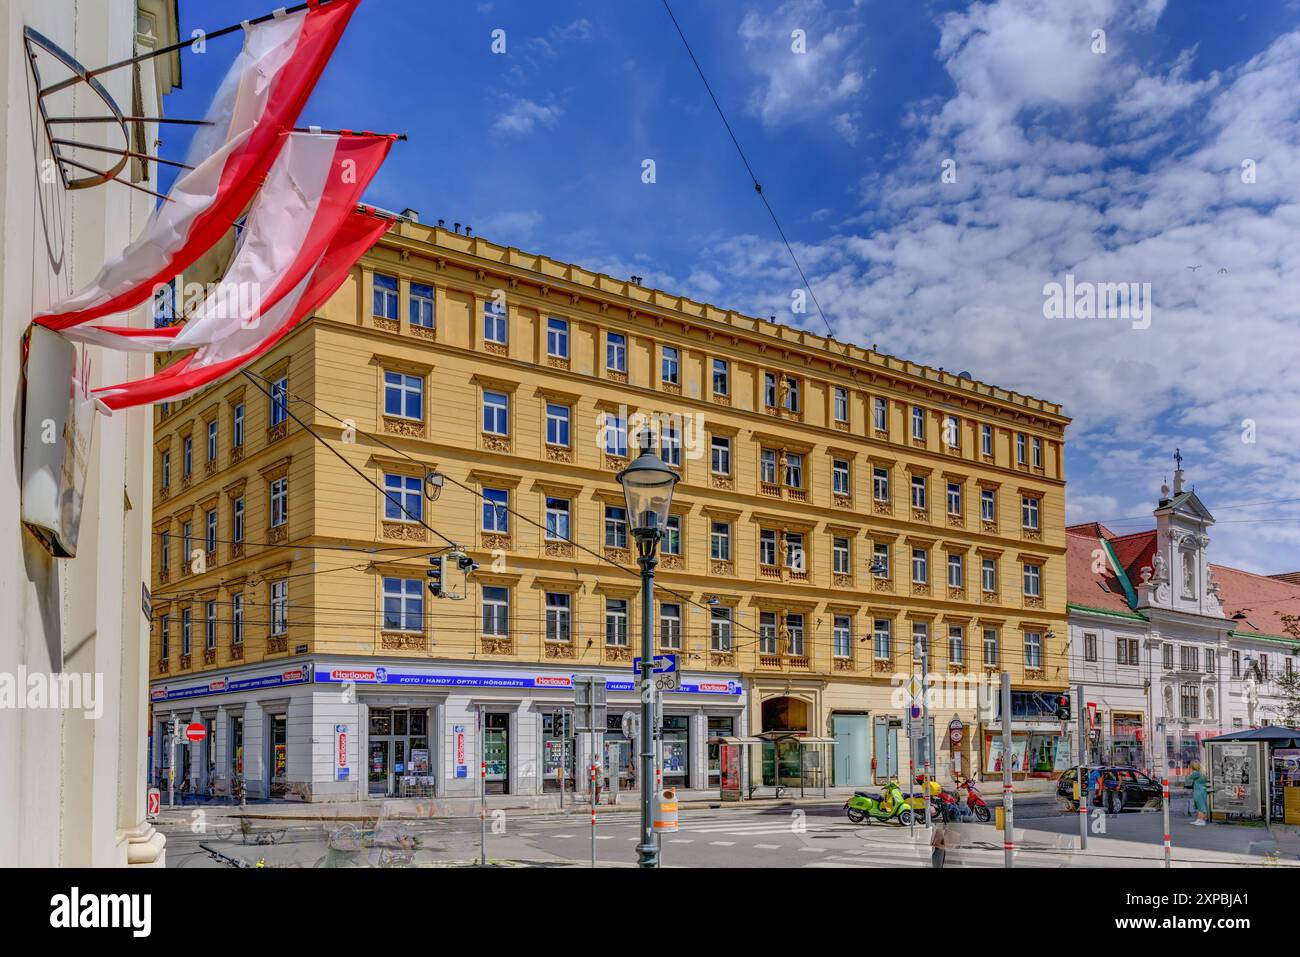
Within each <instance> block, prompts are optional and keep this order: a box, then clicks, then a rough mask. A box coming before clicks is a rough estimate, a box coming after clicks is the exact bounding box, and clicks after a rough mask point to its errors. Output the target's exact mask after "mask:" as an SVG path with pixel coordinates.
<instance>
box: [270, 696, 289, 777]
mask: <svg viewBox="0 0 1300 957" xmlns="http://www.w3.org/2000/svg"><path fill="white" fill-rule="evenodd" d="M288 769H289V726H288V719H287V718H286V716H285V715H282V714H277V715H272V716H271V796H272V797H281V796H283V795H284V793H285V791H286V790H287V789H288V784H289V780H288Z"/></svg>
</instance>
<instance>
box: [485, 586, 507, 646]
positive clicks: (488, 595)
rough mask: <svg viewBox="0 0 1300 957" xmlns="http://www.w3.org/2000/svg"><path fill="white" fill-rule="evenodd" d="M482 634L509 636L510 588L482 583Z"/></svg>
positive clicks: (493, 636) (499, 636)
mask: <svg viewBox="0 0 1300 957" xmlns="http://www.w3.org/2000/svg"><path fill="white" fill-rule="evenodd" d="M480 592H481V594H482V596H483V634H484V635H486V636H488V637H490V638H508V637H510V589H509V588H504V587H502V586H500V585H484V586H483V587H482V589H480Z"/></svg>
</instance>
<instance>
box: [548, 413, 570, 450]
mask: <svg viewBox="0 0 1300 957" xmlns="http://www.w3.org/2000/svg"><path fill="white" fill-rule="evenodd" d="M571 415H572V410H571V409H570V408H569V407H568V406H567V405H560V404H559V403H557V402H548V403H546V444H547V445H560V446H563V447H565V448H568V447H569V443H570V438H569V420H570V416H571Z"/></svg>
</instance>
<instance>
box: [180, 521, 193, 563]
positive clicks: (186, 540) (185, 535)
mask: <svg viewBox="0 0 1300 957" xmlns="http://www.w3.org/2000/svg"><path fill="white" fill-rule="evenodd" d="M181 551H182V552H183V553H184V555H185V561H186V562H188V561H189V560H190V559H191V558H192V557H193V556H194V523H193V522H182V523H181Z"/></svg>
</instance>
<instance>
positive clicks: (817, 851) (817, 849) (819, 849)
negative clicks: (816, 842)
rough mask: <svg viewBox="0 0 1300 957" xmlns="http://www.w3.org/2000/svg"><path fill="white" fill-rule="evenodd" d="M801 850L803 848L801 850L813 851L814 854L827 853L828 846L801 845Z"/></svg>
mask: <svg viewBox="0 0 1300 957" xmlns="http://www.w3.org/2000/svg"><path fill="white" fill-rule="evenodd" d="M799 850H801V851H811V852H812V853H814V854H825V853H826V848H824V847H801V848H799Z"/></svg>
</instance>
